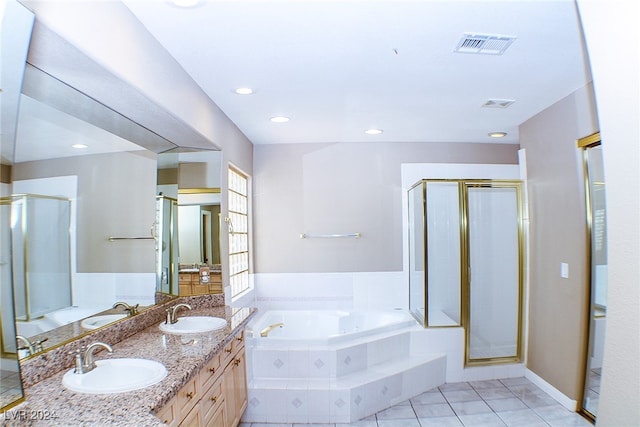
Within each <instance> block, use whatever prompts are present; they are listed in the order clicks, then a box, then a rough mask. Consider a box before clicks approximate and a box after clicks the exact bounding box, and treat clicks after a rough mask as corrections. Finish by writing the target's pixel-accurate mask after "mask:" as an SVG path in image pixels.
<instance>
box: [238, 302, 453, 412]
mask: <svg viewBox="0 0 640 427" xmlns="http://www.w3.org/2000/svg"><path fill="white" fill-rule="evenodd" d="M284 313H286V312H284ZM292 313H294V314H293V315H291V316H290V317H287V315H286V314H285V315H284V316H279V314H281V313H279V312H266V313H264V314H263V315H262V316H260V318H259V319H256V320H255V321H253V322H250V326H249V328H248V329H247V335H246V343H247V361H248V363H247V366H248V369H247V370H248V377H249V398H248V405H247V411H246V412H245V415H244V417H243V420H244V421H245V422H255V423H258V422H267V423H349V422H354V421H357V420H358V419H361V418H364V417H366V416H369V415H371V414H373V413H375V412H378V411H380V410H383V409H385V408H388V407H390V406H392V405H394V404H396V403H399V402H402V401H405V400H407V399H409V398H411V397H413V396H416V395H418V394H420V393H422V392H424V391H426V390H428V389H431V388H433V387H436V386H439V385H441V384H443V383H444V382H445V376H446V364H447V359H446V354H445V353H444V352H438V351H434V350H427V351H420V350H418V349H417V347H416V346H415V345H412V334H414V333H422V332H423V331H424V330H423V329H422V328H421V327H420V326H419V325H418V324H417V323H416V322H415V321H413V319H412V318H410V320H411V323H412V324H411V325H408V324H406V323H405V324H403V323H402V322H400V323H399V324H398V327H397V329H395V330H389V329H388V328H387V327H385V325H382V326H378V327H377V328H372V329H370V330H368V331H367V330H358V331H357V333H353V332H351V333H345V334H344V335H340V333H339V335H337V336H334V337H333V338H331V337H330V338H327V337H325V338H324V339H323V338H321V337H317V336H315V335H313V332H314V331H317V330H325V329H327V330H332V329H331V328H326V326H327V325H326V324H327V323H332V322H331V318H332V317H335V315H336V312H323V311H315V312H314V311H309V312H307V318H308V319H307V320H304V319H303V318H302V316H301V313H302V312H292ZM376 314H377V315H378V316H379V317H380V318H381V319H386V317H384V314H385V313H384V312H379V313H374V312H371V313H368V316H375V315H376ZM386 314H388V315H393V314H402V313H393V312H390V313H389V312H387V313H386ZM407 315H408V313H407ZM368 316H365V318H366V317H368ZM281 317H282V319H284V324H285V326H284V327H283V328H282V329H273V330H272V331H271V333H270V334H269V336H268V337H266V338H261V337H259V336H258V337H256V335H259V332H260V330H261V329H262V327H263V326H264V323H263V322H262V319H263V318H264V319H266V321H267V323H269V322H271V321H276V320H278V319H280V318H281ZM353 317H354V315H353V313H344V318H345V319H347V320H352V318H353ZM355 317H356V318H358V317H361V316H355ZM314 318H317V319H318V321H319V322H321V323H323V325H314V324H313V319H314ZM282 319H281V320H282ZM286 319H289V320H286ZM400 320H402V319H400ZM396 321H397V320H396ZM337 322H338V323H339V320H338V321H337ZM347 323H349V322H347ZM367 323H371V324H372V325H374V326H375V324H376V322H373V321H371V322H369V321H366V322H363V324H367ZM287 324H289V325H290V326H289V330H288V331H286V332H285V329H288V327H287ZM336 326H337V325H336ZM334 329H335V327H334ZM338 329H340V327H338ZM358 329H360V328H358ZM251 330H253V337H251V332H250V331H251ZM305 330H306V331H307V332H308V333H305ZM296 332H298V333H299V334H300V335H299V338H298V339H297V340H296V339H295V336H294V335H295V333H296ZM279 335H284V336H282V337H280V336H279ZM345 337H349V339H343V338H345Z"/></svg>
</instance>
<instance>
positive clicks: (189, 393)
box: [186, 391, 193, 399]
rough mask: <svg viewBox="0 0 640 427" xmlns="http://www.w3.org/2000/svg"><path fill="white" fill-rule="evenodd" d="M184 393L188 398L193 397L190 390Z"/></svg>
mask: <svg viewBox="0 0 640 427" xmlns="http://www.w3.org/2000/svg"><path fill="white" fill-rule="evenodd" d="M186 395H187V397H188V398H189V399H193V392H192V391H190V392H188V393H186Z"/></svg>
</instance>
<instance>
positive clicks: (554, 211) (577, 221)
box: [520, 85, 598, 400]
mask: <svg viewBox="0 0 640 427" xmlns="http://www.w3.org/2000/svg"><path fill="white" fill-rule="evenodd" d="M592 92H593V89H592V86H591V85H588V86H587V87H584V88H582V89H580V90H578V91H576V92H575V93H574V94H572V95H570V96H568V97H566V98H564V99H562V100H561V101H559V102H558V103H556V104H554V105H552V106H550V107H549V108H547V109H546V110H544V111H542V112H541V113H539V114H537V115H536V116H534V117H533V118H531V119H529V120H528V121H526V122H525V123H523V124H522V125H521V126H520V145H521V147H522V148H524V149H526V154H527V177H528V192H529V215H530V230H529V231H530V248H529V251H530V252H529V255H530V262H531V267H530V290H529V340H528V355H527V366H528V368H529V369H530V370H532V371H533V372H535V373H536V374H537V375H539V376H540V377H542V378H543V379H544V380H546V381H547V382H548V383H550V384H551V385H553V386H554V387H556V388H557V389H558V390H560V391H561V392H562V393H564V394H565V395H567V396H568V397H570V398H571V399H575V400H580V395H581V382H582V376H583V372H582V366H583V363H584V351H585V347H584V346H585V333H586V332H585V331H586V308H587V304H588V302H587V300H588V274H587V273H588V272H587V229H586V206H585V193H584V181H583V180H584V178H583V177H584V173H583V168H582V161H581V152H580V150H579V149H578V148H577V146H576V140H577V139H578V138H582V137H585V136H588V135H590V134H592V133H594V132H596V131H597V130H598V127H597V118H596V112H595V103H594V100H593V95H592ZM563 262H564V263H568V264H569V278H568V279H565V278H561V277H560V263H563Z"/></svg>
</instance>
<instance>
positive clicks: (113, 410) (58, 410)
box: [2, 296, 255, 426]
mask: <svg viewBox="0 0 640 427" xmlns="http://www.w3.org/2000/svg"><path fill="white" fill-rule="evenodd" d="M216 297H217V296H216ZM179 302H186V303H188V304H190V305H191V306H192V310H185V311H181V312H180V314H179V315H180V316H190V315H191V316H216V317H223V318H226V319H227V322H228V324H227V326H226V327H225V328H224V329H222V330H219V331H214V332H210V333H203V334H190V335H168V334H164V333H162V332H161V331H160V330H159V328H158V325H159V324H160V322H162V321H163V320H164V315H165V311H164V310H165V308H166V307H170V306H173V305H175V304H177V303H179ZM219 302H220V300H219V299H218V298H213V296H205V297H188V298H180V299H175V300H172V301H170V302H168V303H166V304H165V305H163V306H159V307H154V308H153V309H150V310H148V311H149V313H146V315H145V313H142V314H139V315H137V316H134V317H133V318H131V319H127V320H126V321H121V322H119V323H117V324H115V325H113V326H111V327H108V328H105V329H103V330H99V331H97V332H96V333H94V334H91V335H90V336H88V337H85V338H82V339H81V340H79V341H76V342H74V343H73V344H71V345H68V346H63V347H66V349H64V350H63V349H62V347H61V348H60V349H56V350H58V351H55V350H54V351H52V352H49V353H45V354H43V355H41V356H39V357H37V358H33V359H30V360H28V361H27V362H29V363H28V365H29V368H28V369H29V371H30V372H29V373H26V372H27V371H25V375H37V376H38V378H42V380H41V381H39V382H37V383H34V381H33V380H31V381H30V385H29V386H28V387H27V388H26V390H25V392H26V397H27V400H26V402H25V403H23V404H21V405H18V406H17V407H15V408H12V409H10V410H9V411H7V413H6V414H4V415H3V416H2V419H3V420H4V422H5V423H6V424H8V425H12V424H14V425H25V424H28V423H25V419H24V417H23V418H22V419H20V415H21V414H27V415H28V414H44V415H47V418H48V419H46V420H30V422H31V424H42V425H120V426H154V425H158V426H159V425H162V423H161V422H160V420H159V419H158V418H156V417H155V416H154V411H157V410H159V409H160V408H162V406H164V405H165V404H166V403H167V402H168V401H169V400H170V399H171V398H172V397H173V396H174V395H175V394H176V393H177V391H178V390H180V388H182V387H183V386H184V385H185V384H186V383H187V382H188V381H189V380H191V379H192V378H194V377H195V376H196V375H197V373H198V372H199V371H200V369H202V368H203V367H204V366H205V364H206V363H207V362H208V361H209V360H210V359H211V358H212V357H213V356H214V355H215V354H217V353H218V352H219V351H221V350H222V348H223V347H224V346H225V345H226V344H227V343H229V342H230V341H231V340H232V339H233V337H234V336H235V335H236V334H238V333H240V332H241V331H242V330H243V329H244V327H245V325H246V323H247V322H248V321H249V319H250V318H251V317H252V315H253V314H254V313H255V309H253V308H230V307H226V306H211V304H213V303H219ZM131 323H136V325H138V326H139V325H142V329H140V328H139V327H137V326H134V325H132V324H131ZM94 341H102V342H106V343H108V344H112V347H113V350H114V352H113V354H112V355H107V354H106V353H105V352H104V351H101V352H99V353H97V355H96V359H97V360H100V359H103V358H144V359H150V360H155V361H158V362H160V363H162V364H164V365H165V366H166V368H167V370H168V375H167V377H166V378H165V379H164V380H162V381H161V382H160V383H158V384H155V385H153V386H150V387H147V388H144V389H141V390H137V391H133V392H127V393H117V394H104V395H91V394H81V393H74V392H71V391H69V390H67V389H66V388H65V387H64V386H63V385H62V376H63V375H64V373H65V372H66V371H67V370H68V369H70V368H71V366H72V363H70V361H71V359H70V356H69V355H68V354H66V352H69V351H72V350H75V349H76V348H78V347H79V346H80V345H86V344H89V343H91V342H94ZM39 359H40V360H39ZM26 364H27V363H25V365H26ZM38 369H40V370H44V371H47V373H48V374H49V375H46V374H42V373H40V372H38ZM44 377H48V378H46V379H44ZM52 416H55V418H52ZM12 420H15V421H12Z"/></svg>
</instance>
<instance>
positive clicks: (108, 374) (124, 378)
mask: <svg viewBox="0 0 640 427" xmlns="http://www.w3.org/2000/svg"><path fill="white" fill-rule="evenodd" d="M166 376H167V368H165V367H164V365H163V364H162V363H159V362H156V361H154V360H148V359H104V360H97V361H96V367H95V368H94V369H93V370H92V371H89V372H87V373H86V374H76V373H74V372H73V369H72V370H70V371H68V372H67V373H66V374H64V376H63V377H62V384H63V385H64V386H65V387H66V388H68V389H69V390H71V391H75V392H78V393H89V394H109V393H124V392H127V391H134V390H139V389H141V388H145V387H149V386H152V385H154V384H157V383H159V382H160V381H162V380H163V379H164V377H166Z"/></svg>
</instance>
